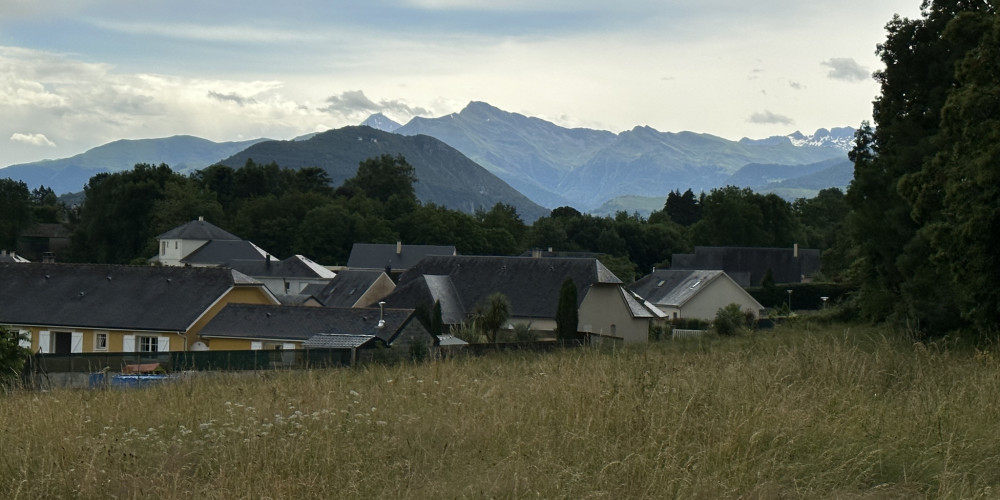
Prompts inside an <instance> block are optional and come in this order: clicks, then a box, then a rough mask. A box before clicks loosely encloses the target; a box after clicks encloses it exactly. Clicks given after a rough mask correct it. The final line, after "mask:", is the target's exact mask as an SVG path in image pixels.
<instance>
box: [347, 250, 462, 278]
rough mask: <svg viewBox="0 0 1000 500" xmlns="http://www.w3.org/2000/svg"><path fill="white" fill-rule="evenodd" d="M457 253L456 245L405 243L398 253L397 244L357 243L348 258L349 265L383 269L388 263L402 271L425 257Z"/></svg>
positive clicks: (394, 268)
mask: <svg viewBox="0 0 1000 500" xmlns="http://www.w3.org/2000/svg"><path fill="white" fill-rule="evenodd" d="M455 253H456V251H455V247H454V246H441V245H403V246H402V251H401V252H399V253H396V245H395V244H385V245H383V244H373V243H355V244H354V246H353V247H351V256H350V257H348V258H347V267H349V268H351V269H378V270H380V271H381V270H383V269H385V266H387V265H388V266H391V267H392V269H393V270H399V271H402V270H405V269H409V268H411V267H413V266H414V265H415V264H416V263H417V262H420V260H421V259H423V258H424V257H427V256H431V255H455Z"/></svg>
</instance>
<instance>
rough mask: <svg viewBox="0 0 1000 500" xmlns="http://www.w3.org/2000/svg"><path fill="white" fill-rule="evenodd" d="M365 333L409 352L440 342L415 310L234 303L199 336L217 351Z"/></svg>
mask: <svg viewBox="0 0 1000 500" xmlns="http://www.w3.org/2000/svg"><path fill="white" fill-rule="evenodd" d="M330 335H339V336H354V337H351V338H348V337H329V336H330ZM324 336H327V337H324ZM364 336H372V337H375V338H377V339H378V342H381V343H384V345H387V346H391V347H394V348H396V347H402V348H403V349H407V350H408V349H410V348H411V346H421V347H424V348H428V349H430V348H431V347H432V346H434V345H435V344H436V342H435V339H434V336H433V335H431V334H430V332H428V331H427V329H426V328H424V326H423V325H422V324H421V323H420V321H418V320H417V318H416V316H415V315H414V311H413V309H390V308H384V309H383V308H378V307H375V308H364V309H360V308H359V309H347V308H332V307H303V306H271V305H256V304H229V305H227V306H226V307H225V308H223V309H222V311H221V312H219V314H217V315H216V316H215V317H214V318H212V321H210V322H209V323H208V324H207V325H205V328H203V329H202V330H201V331H200V332H199V340H200V341H201V342H203V343H204V344H205V345H206V346H207V348H208V350H212V351H218V350H223V351H231V350H261V349H302V348H304V347H307V346H310V345H311V346H317V345H331V344H332V343H341V344H343V343H345V342H348V341H351V342H355V341H360V340H364ZM369 340H371V339H368V340H364V342H361V343H360V344H358V345H357V346H355V348H357V347H361V346H362V345H364V344H365V343H366V342H368V341H369Z"/></svg>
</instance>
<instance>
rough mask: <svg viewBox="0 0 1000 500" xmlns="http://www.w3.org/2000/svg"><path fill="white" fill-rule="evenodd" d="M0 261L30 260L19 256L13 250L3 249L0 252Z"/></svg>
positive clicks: (17, 261)
mask: <svg viewBox="0 0 1000 500" xmlns="http://www.w3.org/2000/svg"><path fill="white" fill-rule="evenodd" d="M0 262H10V263H18V264H24V263H26V262H31V261H29V260H28V259H25V258H24V257H21V256H20V255H18V254H16V253H14V252H8V251H6V250H4V251H3V252H0Z"/></svg>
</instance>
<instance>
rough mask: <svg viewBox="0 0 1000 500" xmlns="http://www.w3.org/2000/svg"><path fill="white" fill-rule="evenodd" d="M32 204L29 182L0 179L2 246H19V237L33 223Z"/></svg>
mask: <svg viewBox="0 0 1000 500" xmlns="http://www.w3.org/2000/svg"><path fill="white" fill-rule="evenodd" d="M31 206H32V203H31V192H30V191H28V185H27V184H25V183H24V182H22V181H15V180H12V179H0V248H3V249H7V250H15V249H16V248H17V239H18V237H20V236H21V233H22V232H24V230H25V229H28V228H29V227H31V224H32V210H31Z"/></svg>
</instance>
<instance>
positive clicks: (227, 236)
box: [150, 217, 336, 296]
mask: <svg viewBox="0 0 1000 500" xmlns="http://www.w3.org/2000/svg"><path fill="white" fill-rule="evenodd" d="M156 239H157V240H158V241H159V253H158V254H157V255H156V256H155V257H153V258H152V259H150V260H151V261H153V262H159V263H160V264H163V265H165V266H194V267H228V268H231V269H235V270H237V271H239V272H241V273H243V274H246V275H247V276H251V277H253V278H254V279H257V280H259V281H261V282H263V283H264V285H266V286H267V287H268V289H270V290H271V292H272V293H274V294H275V295H279V296H283V295H286V294H292V295H295V294H299V293H301V292H302V290H304V289H305V288H306V286H308V285H316V284H318V285H326V284H327V283H329V281H330V280H331V279H333V278H334V276H336V274H335V273H334V272H333V271H330V270H329V269H327V268H325V267H323V266H321V265H319V264H317V263H315V262H313V261H312V260H310V259H308V258H306V257H303V256H302V255H293V256H291V257H289V258H287V259H284V260H278V259H275V258H274V257H273V256H271V255H270V254H269V253H267V252H266V251H264V250H263V249H261V248H260V247H258V246H257V245H254V244H253V243H251V242H249V241H247V240H244V239H241V238H240V237H238V236H236V235H234V234H232V233H230V232H228V231H226V230H224V229H222V228H220V227H218V226H216V225H214V224H212V223H210V222H207V221H205V219H204V218H203V217H199V218H198V220H195V221H191V222H188V223H186V224H182V225H180V226H178V227H175V228H173V229H171V230H170V231H167V232H165V233H163V234H161V235H159V236H157V237H156Z"/></svg>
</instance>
